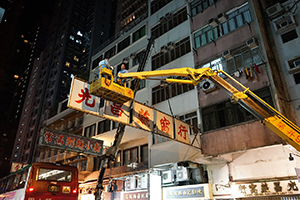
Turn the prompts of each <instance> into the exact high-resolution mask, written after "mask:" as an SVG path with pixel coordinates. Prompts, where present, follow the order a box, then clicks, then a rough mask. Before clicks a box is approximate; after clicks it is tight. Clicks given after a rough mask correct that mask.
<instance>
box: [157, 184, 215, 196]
mask: <svg viewBox="0 0 300 200" xmlns="http://www.w3.org/2000/svg"><path fill="white" fill-rule="evenodd" d="M163 196H164V198H163V199H170V200H171V199H213V192H212V185H211V184H197V185H187V186H175V187H166V188H163Z"/></svg>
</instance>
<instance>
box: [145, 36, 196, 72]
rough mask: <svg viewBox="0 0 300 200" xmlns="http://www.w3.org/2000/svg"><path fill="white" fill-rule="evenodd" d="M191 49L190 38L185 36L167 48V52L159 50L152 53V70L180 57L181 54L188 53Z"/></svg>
mask: <svg viewBox="0 0 300 200" xmlns="http://www.w3.org/2000/svg"><path fill="white" fill-rule="evenodd" d="M190 51H191V45H190V38H189V37H186V38H184V39H182V40H180V41H179V42H176V43H175V44H174V48H173V49H171V50H168V52H166V53H164V52H160V53H158V54H156V55H153V56H152V58H151V62H152V70H156V69H158V68H160V67H161V66H163V65H166V64H168V63H169V62H171V61H173V60H175V59H177V58H180V57H181V56H183V55H185V54H187V53H189V52H190Z"/></svg>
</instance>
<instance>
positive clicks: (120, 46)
mask: <svg viewBox="0 0 300 200" xmlns="http://www.w3.org/2000/svg"><path fill="white" fill-rule="evenodd" d="M129 45H130V36H128V37H127V38H125V39H124V40H123V41H122V42H120V43H119V44H118V53H119V52H120V51H122V50H123V49H125V48H126V47H128V46H129Z"/></svg>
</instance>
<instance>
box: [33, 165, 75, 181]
mask: <svg viewBox="0 0 300 200" xmlns="http://www.w3.org/2000/svg"><path fill="white" fill-rule="evenodd" d="M37 180H38V181H64V182H71V181H72V172H71V171H67V170H57V169H55V170H54V169H44V168H40V169H39V170H38V178H37Z"/></svg>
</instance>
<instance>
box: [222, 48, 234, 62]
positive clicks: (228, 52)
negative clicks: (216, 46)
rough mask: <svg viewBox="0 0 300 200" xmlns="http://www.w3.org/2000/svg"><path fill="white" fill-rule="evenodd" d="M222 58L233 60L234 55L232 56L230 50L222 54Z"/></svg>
mask: <svg viewBox="0 0 300 200" xmlns="http://www.w3.org/2000/svg"><path fill="white" fill-rule="evenodd" d="M222 56H223V57H224V58H225V59H226V60H228V59H229V58H232V55H231V54H230V50H226V51H223V52H222Z"/></svg>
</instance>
